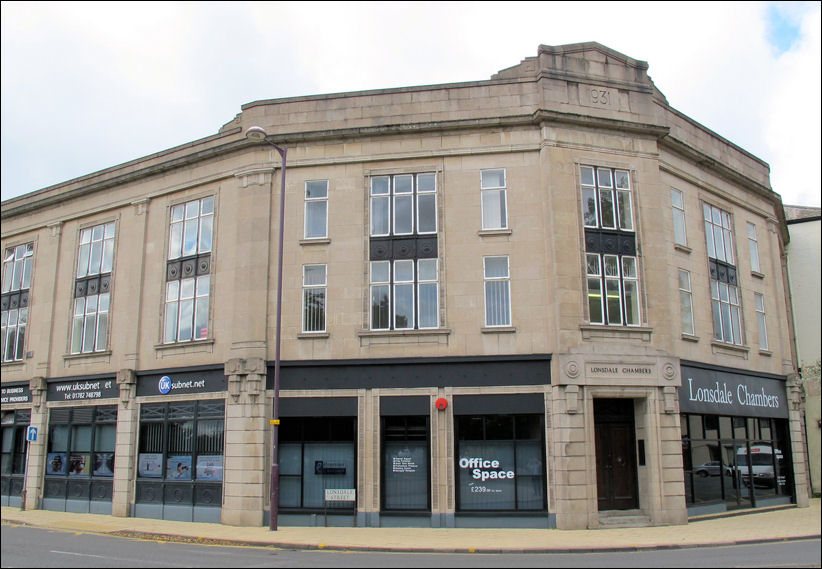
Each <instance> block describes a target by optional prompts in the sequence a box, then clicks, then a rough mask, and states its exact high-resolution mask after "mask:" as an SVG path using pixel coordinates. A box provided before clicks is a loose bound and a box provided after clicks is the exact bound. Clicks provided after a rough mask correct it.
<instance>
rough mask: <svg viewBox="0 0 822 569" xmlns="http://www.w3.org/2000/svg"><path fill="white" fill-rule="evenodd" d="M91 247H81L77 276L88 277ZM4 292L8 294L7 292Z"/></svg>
mask: <svg viewBox="0 0 822 569" xmlns="http://www.w3.org/2000/svg"><path fill="white" fill-rule="evenodd" d="M90 249H91V245H80V252H79V254H78V258H77V276H78V277H84V276H86V275H88V259H89V254H90ZM3 292H6V291H5V290H4V291H3Z"/></svg>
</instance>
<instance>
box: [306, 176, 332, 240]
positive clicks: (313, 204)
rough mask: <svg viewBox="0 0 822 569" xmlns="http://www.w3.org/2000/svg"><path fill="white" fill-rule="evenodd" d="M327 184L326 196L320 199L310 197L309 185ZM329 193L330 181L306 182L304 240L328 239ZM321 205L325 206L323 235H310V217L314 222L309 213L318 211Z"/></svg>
mask: <svg viewBox="0 0 822 569" xmlns="http://www.w3.org/2000/svg"><path fill="white" fill-rule="evenodd" d="M323 183H324V184H325V195H323V196H320V197H310V196H309V185H310V184H323ZM328 193H329V183H328V180H306V181H305V192H304V203H303V239H328ZM318 204H321V205H324V206H325V207H324V210H323V215H322V228H323V231H322V235H309V234H308V233H309V227H310V224H309V217H311V220H312V221H313V220H314V217H313V214H312V215H309V211H312V210H314V209H317V205H318Z"/></svg>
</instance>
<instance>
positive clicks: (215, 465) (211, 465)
mask: <svg viewBox="0 0 822 569" xmlns="http://www.w3.org/2000/svg"><path fill="white" fill-rule="evenodd" d="M222 479H223V455H221V454H219V455H212V456H208V455H200V456H198V457H197V480H222Z"/></svg>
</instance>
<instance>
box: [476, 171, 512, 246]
mask: <svg viewBox="0 0 822 569" xmlns="http://www.w3.org/2000/svg"><path fill="white" fill-rule="evenodd" d="M493 172H501V173H502V184H501V185H494V184H493V183H492V184H491V185H486V176H485V174H486V173H488V174H489V176H488V179H489V182H491V181H492V180H491V178H490V174H491V173H493ZM492 195H496V196H498V197H499V211H498V212H496V213H497V214H498V215H499V219H498V220H497V222H498V223H496V224H491V223H489V224H486V222H487V221H488V220H489V218H490V214H491V213H492V212H491V203H493V202H492V201H490V200H492V199H493V198H492V197H491V196H492ZM486 204H487V207H486ZM480 210H481V216H482V219H481V222H482V224H481V227H482V230H483V231H495V230H504V229H508V172H507V169H506V168H484V169H482V170H480Z"/></svg>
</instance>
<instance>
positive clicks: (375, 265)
mask: <svg viewBox="0 0 822 569" xmlns="http://www.w3.org/2000/svg"><path fill="white" fill-rule="evenodd" d="M390 271H391V264H390V262H389V261H373V262H372V263H371V282H372V283H387V282H389V281H390V280H391V275H390Z"/></svg>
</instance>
